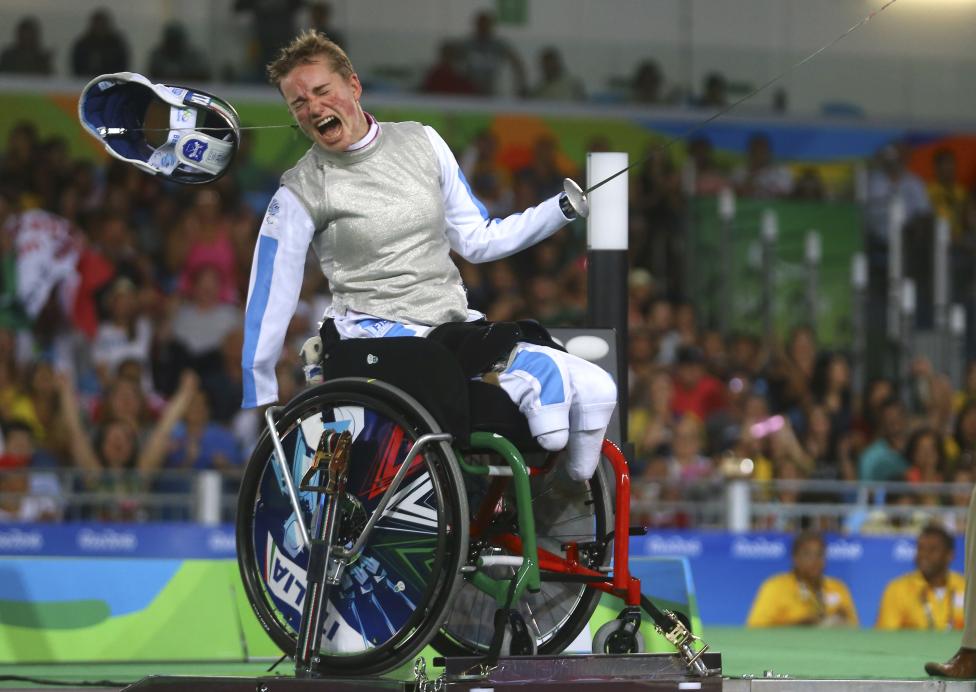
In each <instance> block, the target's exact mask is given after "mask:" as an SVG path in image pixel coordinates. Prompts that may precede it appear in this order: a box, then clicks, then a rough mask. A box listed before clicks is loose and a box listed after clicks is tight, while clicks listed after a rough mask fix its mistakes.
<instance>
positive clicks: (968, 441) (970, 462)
mask: <svg viewBox="0 0 976 692" xmlns="http://www.w3.org/2000/svg"><path fill="white" fill-rule="evenodd" d="M953 437H954V439H955V443H956V444H955V446H956V449H957V450H958V451H957V452H956V459H955V465H956V466H957V467H959V466H965V467H968V468H973V469H976V401H969V402H967V403H966V405H965V406H963V407H962V410H961V411H959V413H958V414H957V415H956V426H955V434H954V436H953Z"/></svg>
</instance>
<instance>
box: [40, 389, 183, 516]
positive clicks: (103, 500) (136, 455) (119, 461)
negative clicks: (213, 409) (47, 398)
mask: <svg viewBox="0 0 976 692" xmlns="http://www.w3.org/2000/svg"><path fill="white" fill-rule="evenodd" d="M196 382H197V380H196V376H195V375H193V374H192V373H187V374H184V375H183V376H182V377H181V378H180V382H179V387H178V388H177V390H176V394H175V396H174V397H173V398H172V399H171V400H170V402H169V403H168V404H167V406H166V409H165V410H164V411H163V414H162V416H161V417H160V419H159V422H158V423H157V424H156V425H155V426H154V427H153V428H152V430H151V432H150V433H149V435H148V437H147V438H146V440H145V442H144V443H141V442H140V440H139V438H138V431H137V430H136V429H135V428H133V427H132V425H131V424H130V423H128V422H126V421H123V420H118V419H116V420H110V421H106V422H105V423H103V424H101V425H100V426H99V427H98V428H97V429H96V430H95V436H94V440H92V439H90V438H89V436H88V432H87V431H86V430H85V426H84V423H83V421H82V417H81V411H80V409H79V407H78V394H77V392H76V391H75V389H74V385H73V383H72V382H71V379H70V378H68V377H65V376H63V375H61V376H59V378H58V389H59V391H60V400H61V412H62V416H63V417H64V421H65V425H66V426H67V429H68V438H69V442H70V450H71V458H72V460H73V461H74V464H75V465H76V466H77V467H78V469H80V470H81V471H82V472H83V475H82V479H83V480H82V483H83V485H84V487H85V488H86V489H87V490H89V491H96V492H98V499H97V500H94V501H93V505H92V506H91V507H88V508H86V510H85V511H84V512H83V517H82V518H86V519H102V520H110V521H133V520H136V519H145V518H147V517H148V513H147V510H146V509H145V508H144V507H142V506H141V505H140V502H139V499H138V495H139V494H141V493H142V492H144V491H145V489H146V487H147V486H146V479H147V477H148V474H150V473H152V472H154V471H155V470H156V469H158V468H159V466H160V465H161V464H162V462H163V459H164V457H165V454H166V445H167V440H168V439H169V435H170V432H171V431H172V429H173V427H174V426H175V425H176V423H177V422H178V421H179V418H180V416H182V415H183V412H184V411H185V410H186V407H187V406H188V405H189V401H190V397H191V396H192V394H193V392H194V390H195V389H196V386H197V385H196Z"/></svg>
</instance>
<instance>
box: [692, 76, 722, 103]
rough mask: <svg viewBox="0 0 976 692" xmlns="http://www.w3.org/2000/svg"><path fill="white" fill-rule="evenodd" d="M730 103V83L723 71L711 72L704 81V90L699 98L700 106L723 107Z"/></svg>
mask: <svg viewBox="0 0 976 692" xmlns="http://www.w3.org/2000/svg"><path fill="white" fill-rule="evenodd" d="M727 105H728V83H727V82H726V80H725V75H723V74H722V73H721V72H709V73H708V74H706V75H705V79H704V81H703V91H702V95H701V98H699V99H698V106H699V107H700V108H722V107H724V106H727Z"/></svg>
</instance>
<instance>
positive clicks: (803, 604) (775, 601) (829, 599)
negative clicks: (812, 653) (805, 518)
mask: <svg viewBox="0 0 976 692" xmlns="http://www.w3.org/2000/svg"><path fill="white" fill-rule="evenodd" d="M826 558H827V544H826V543H825V541H824V538H823V536H821V535H820V534H819V533H815V532H809V531H808V532H804V533H801V534H799V535H798V536H797V537H796V538H795V539H794V540H793V571H791V572H784V573H782V574H774V575H773V576H771V577H770V578H769V579H767V580H766V581H764V582H763V583H762V586H760V587H759V591H758V593H756V598H755V600H754V601H753V603H752V609H751V610H750V611H749V617H748V619H747V620H746V626H747V627H776V626H799V625H817V626H821V627H830V626H857V611H856V610H855V609H854V602H853V601H852V600H851V594H850V591H848V590H847V586H846V585H845V584H844V582H842V581H840V580H839V579H834V578H832V577H827V576H824V573H823V571H824V566H825V565H826V561H827V560H826Z"/></svg>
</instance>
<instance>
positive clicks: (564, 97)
mask: <svg viewBox="0 0 976 692" xmlns="http://www.w3.org/2000/svg"><path fill="white" fill-rule="evenodd" d="M232 10H233V14H234V16H237V17H241V18H243V19H245V20H247V21H248V22H249V23H250V26H251V32H250V33H251V43H250V45H249V46H248V49H247V51H246V55H245V56H244V59H243V62H242V63H241V64H214V63H216V62H217V60H218V58H217V57H216V56H212V55H208V54H207V52H206V51H204V50H202V49H201V48H200V47H198V46H195V45H193V43H192V42H191V40H190V38H189V35H188V32H187V28H186V26H185V25H184V24H183V23H182V22H180V21H178V20H173V21H169V22H167V23H166V24H165V25H164V26H163V27H162V28H161V30H160V34H159V37H158V39H157V41H156V42H155V44H153V45H152V46H150V47H149V49H148V50H147V52H146V60H145V66H146V67H145V70H146V71H145V74H146V76H148V77H150V78H151V79H153V80H154V81H165V80H198V81H204V80H208V79H211V78H213V77H219V78H220V79H221V80H223V81H230V82H234V81H245V82H263V81H264V79H265V76H264V66H265V65H266V64H268V63H269V62H270V61H271V59H272V58H273V57H274V54H275V52H276V51H277V50H278V49H279V48H280V47H281V46H282V45H284V44H285V43H287V41H288V40H289V39H290V38H291V37H292V36H294V34H295V32H296V31H298V30H299V29H302V28H312V29H316V30H319V31H322V32H323V33H325V34H326V35H328V36H329V38H331V39H332V40H333V41H335V42H336V43H338V44H339V45H341V46H343V47H344V48H346V49H347V50H348V49H349V45H348V42H347V40H346V37H345V34H344V33H343V32H342V31H341V30H339V29H337V28H336V27H335V25H334V23H333V22H332V19H331V14H332V13H331V6H330V5H329V4H328V3H326V2H308V1H306V0H235V2H234V4H233V6H232ZM495 24H496V19H495V15H494V14H493V13H492V12H487V11H483V12H478V13H476V14H475V15H474V16H473V17H472V28H471V32H470V34H469V35H467V36H463V37H457V38H445V39H444V40H443V41H442V42H441V43H440V44H439V46H438V48H437V53H436V55H435V56H434V61H433V63H432V64H431V65H429V66H427V67H424V68H423V69H421V70H419V74H418V78H417V79H415V80H414V82H415V83H411V84H408V85H406V86H407V88H409V89H412V90H416V91H420V92H422V93H431V94H451V95H462V96H483V97H496V96H499V95H501V93H502V86H501V85H502V82H505V83H506V90H505V94H507V95H510V96H512V97H515V98H527V99H539V100H549V101H585V100H587V99H588V98H589V96H588V94H587V90H586V88H585V87H584V84H583V80H582V79H580V78H579V77H578V76H576V75H574V74H572V71H571V70H570V69H569V67H568V66H567V65H566V61H565V59H564V57H563V50H561V49H560V48H559V47H558V46H556V45H547V46H543V47H542V48H540V49H539V50H538V51H537V54H536V55H535V56H534V59H535V63H536V65H537V70H536V74H537V75H538V76H537V78H535V79H533V78H531V77H530V70H529V69H528V68H527V66H526V62H527V61H526V60H525V59H524V58H523V56H522V55H521V54H520V52H519V51H518V50H517V49H516V48H515V47H514V46H513V45H512V44H511V43H510V42H509V41H507V40H505V39H504V38H502V37H500V36H499V35H498V34H497V32H496V29H495ZM58 57H59V56H57V55H55V54H54V51H53V49H51V48H47V47H45V45H44V38H43V32H42V25H41V22H40V21H39V20H38V18H37V17H33V16H27V17H23V18H21V19H20V20H19V21H18V23H17V25H16V27H15V29H14V36H13V40H12V41H11V43H10V44H8V45H7V46H5V47H3V48H2V49H0V73H9V74H32V75H52V74H55V73H56V72H57V71H58V70H57V68H56V65H55V62H54V61H55V60H56V59H57V58H58ZM529 62H531V61H529ZM135 63H136V60H135V59H134V58H133V56H132V54H131V51H130V49H129V45H128V41H127V40H126V38H125V32H124V31H123V30H121V29H120V28H119V27H117V26H116V25H115V20H114V18H113V16H112V14H111V12H110V11H109V10H107V9H104V8H102V9H98V10H96V11H94V12H93V13H92V14H91V16H90V17H89V22H88V26H87V27H86V28H85V29H84V30H83V31H82V32H81V33H80V34H79V35H78V36H77V38H76V39H75V40H74V41H73V43H72V44H71V47H70V52H69V55H68V66H69V70H70V74H71V75H72V76H75V77H78V78H83V79H90V78H92V77H94V76H96V75H99V74H106V73H109V72H121V71H126V70H134V69H136V65H135ZM140 64H142V63H141V62H140ZM360 76H361V78H362V79H363V80H364V83H365V84H366V85H367V87H368V88H369V87H370V86H371V83H372V81H373V79H372V75H370V74H369V72H365V73H363V74H362V75H360ZM611 81H613V84H608V85H606V87H605V88H602V89H603V93H602V94H601V95H600V97H599V98H600V99H601V100H615V101H620V102H629V103H635V104H642V105H657V106H681V107H687V108H708V109H718V108H722V107H724V106H726V105H728V103H729V101H730V97H729V92H730V86H729V81H728V79H727V78H726V77H725V75H724V74H722V73H721V72H719V71H711V72H709V73H708V74H706V75H705V76H704V77H703V79H702V83H701V87H700V90H696V89H695V88H694V87H693V86H692V85H678V84H671V83H668V82H667V81H666V79H665V76H664V74H663V73H662V70H661V68H660V66H659V65H658V63H657V62H656V61H655V60H653V59H650V58H648V59H645V60H642V61H641V62H639V63H638V64H636V65H635V66H634V68H633V70H632V71H631V74H629V75H627V76H626V77H624V78H614V79H613V80H611ZM618 82H620V83H618ZM611 94H613V95H612V96H611ZM590 96H594V95H592V94H591V95H590ZM785 103H786V102H785V95H784V94H783V93H782V92H777V94H776V95H775V96H774V99H773V103H772V108H771V110H773V111H775V112H783V111H785Z"/></svg>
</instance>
